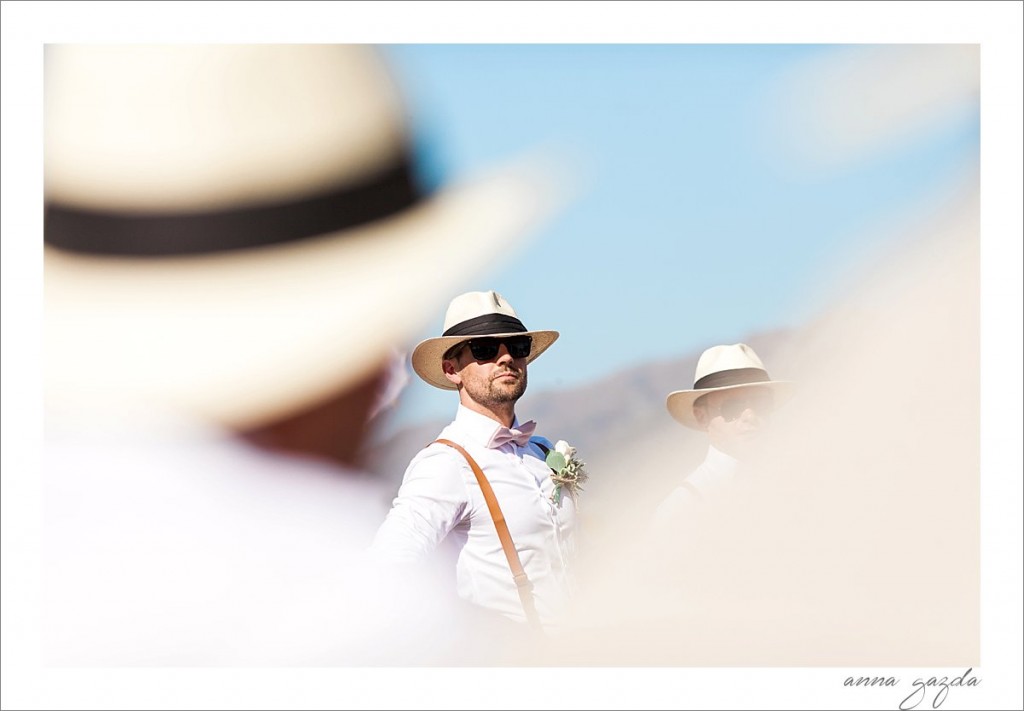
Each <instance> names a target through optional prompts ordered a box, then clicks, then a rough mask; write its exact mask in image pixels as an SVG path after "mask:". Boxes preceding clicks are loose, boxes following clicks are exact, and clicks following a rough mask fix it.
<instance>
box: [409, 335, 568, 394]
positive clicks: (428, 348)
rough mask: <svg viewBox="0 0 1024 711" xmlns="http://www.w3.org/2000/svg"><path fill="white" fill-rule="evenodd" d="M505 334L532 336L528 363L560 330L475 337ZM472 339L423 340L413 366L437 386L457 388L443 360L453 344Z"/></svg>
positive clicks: (414, 357) (443, 338)
mask: <svg viewBox="0 0 1024 711" xmlns="http://www.w3.org/2000/svg"><path fill="white" fill-rule="evenodd" d="M503 336H532V337H533V346H532V347H531V348H530V355H528V356H527V357H526V363H527V364H530V363H532V362H533V361H534V360H536V359H537V358H538V357H539V356H540V354H541V353H543V352H544V351H546V350H547V349H548V348H549V347H550V346H551V344H552V343H554V342H555V341H556V340H558V331H510V332H505V333H487V334H480V335H478V336H475V338H501V337H503ZM468 340H470V337H467V336H439V337H437V338H428V339H426V340H425V341H421V342H420V343H419V345H417V346H416V348H415V349H414V350H413V352H412V368H413V370H415V371H416V374H417V375H419V376H420V377H421V378H422V379H423V380H425V381H426V382H427V383H429V384H430V385H433V386H434V387H435V388H441V389H442V390H457V389H458V388H457V387H456V386H455V385H454V384H453V383H452V382H451V381H449V380H448V378H446V377H445V375H444V370H443V369H442V367H441V362H442V360H443V358H444V354H445V353H447V352H448V349H449V348H451V347H452V346H455V345H458V344H459V343H462V342H463V341H468Z"/></svg>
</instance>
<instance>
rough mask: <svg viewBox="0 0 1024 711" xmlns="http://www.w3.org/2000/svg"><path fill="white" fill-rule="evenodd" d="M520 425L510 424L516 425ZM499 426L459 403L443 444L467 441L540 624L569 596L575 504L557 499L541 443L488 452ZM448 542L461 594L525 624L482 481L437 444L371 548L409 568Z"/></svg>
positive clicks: (422, 457)
mask: <svg viewBox="0 0 1024 711" xmlns="http://www.w3.org/2000/svg"><path fill="white" fill-rule="evenodd" d="M518 424H519V423H518V421H515V422H513V423H512V426H513V428H515V427H517V426H518ZM500 427H501V425H500V424H499V423H498V422H496V421H495V420H493V419H491V418H489V417H486V416H484V415H481V414H479V413H476V412H473V411H472V410H470V409H468V408H465V407H463V406H462V405H460V406H459V409H458V412H457V414H456V416H455V420H454V422H452V423H451V424H450V425H448V426H447V427H445V428H444V430H442V431H441V434H440V435H439V438H443V439H449V440H451V441H453V442H456V443H457V444H460V445H462V446H463V447H464V448H465V449H466V451H467V452H469V454H470V455H471V456H472V457H473V459H475V460H476V462H477V464H478V465H479V466H480V468H481V469H482V470H483V472H484V474H485V475H486V477H487V480H488V481H489V482H490V484H491V488H492V489H493V490H494V494H495V497H496V498H497V499H498V503H499V505H500V506H501V511H502V513H503V514H504V516H505V521H506V523H507V524H508V529H509V533H510V534H511V535H512V540H513V541H514V542H515V546H516V550H517V551H518V552H519V558H520V560H521V561H522V564H523V569H524V570H525V571H526V575H527V577H528V578H529V579H530V582H531V583H533V595H534V599H535V601H536V606H537V612H538V614H539V615H540V618H541V621H542V622H543V623H544V624H545V625H546V626H548V625H553V624H556V622H555V621H556V619H557V618H558V616H559V615H560V614H561V612H562V611H563V609H564V605H565V603H566V601H567V598H568V595H569V592H570V584H571V583H570V577H569V573H570V567H571V563H570V561H571V558H572V556H573V551H574V548H575V529H576V520H577V519H576V504H575V501H574V500H573V498H572V497H571V496H569V495H568V494H565V495H563V496H562V497H561V498H560V501H559V502H558V503H555V502H553V501H552V492H553V490H554V483H553V482H552V480H551V469H549V468H548V466H547V464H545V462H544V454H543V452H542V451H541V450H540V448H539V447H537V446H536V445H535V444H533V443H530V444H528V445H527V446H525V447H521V446H519V445H517V444H515V443H507V444H503V445H501V446H500V447H497V448H494V449H488V448H487V447H486V443H487V442H488V441H489V440H490V438H491V436H492V435H494V433H495V431H496V430H498V429H499V428H500ZM535 439H536V438H535ZM445 539H447V540H445ZM442 540H445V543H446V546H448V545H452V546H453V547H454V549H455V551H454V555H455V557H456V562H455V575H456V587H457V591H458V595H459V597H461V598H462V599H464V600H466V601H468V602H470V603H473V604H475V605H478V606H480V607H483V608H486V609H490V610H493V611H495V612H498V613H500V614H502V615H504V616H506V617H508V618H510V619H513V620H516V621H525V613H524V612H523V607H522V603H521V601H520V599H519V594H518V592H517V590H516V586H515V583H514V581H513V579H512V572H511V570H510V569H509V565H508V560H507V559H506V557H505V554H504V552H503V551H502V547H501V541H500V539H499V538H498V532H497V530H496V529H495V527H494V521H493V519H492V518H491V515H490V512H489V511H488V509H487V503H486V501H485V500H484V496H483V492H482V491H481V490H480V486H479V485H478V484H477V481H476V477H475V476H474V475H473V472H472V470H471V469H470V467H469V464H468V463H467V462H466V460H465V458H464V457H463V456H462V455H461V454H460V453H459V452H458V451H457V450H455V449H453V448H451V447H448V446H447V445H443V444H437V443H433V444H431V445H430V446H428V447H427V448H426V449H424V450H422V451H420V452H419V453H418V454H417V455H416V456H415V457H414V458H413V460H412V462H410V464H409V467H408V469H406V472H405V478H404V479H403V482H402V486H401V488H400V489H399V491H398V496H397V498H396V499H395V500H394V504H393V506H392V508H391V511H390V512H389V513H388V515H387V517H386V518H385V520H384V523H383V524H382V525H381V527H380V529H379V530H378V532H377V536H376V538H375V540H374V543H373V546H372V547H371V551H372V552H373V553H374V554H375V555H376V556H377V557H378V558H379V559H380V560H382V561H388V562H394V563H412V562H417V561H422V560H423V559H424V558H425V557H426V556H427V555H429V554H430V553H431V552H432V551H434V550H435V549H436V548H437V547H438V545H439V544H440V543H441V542H442Z"/></svg>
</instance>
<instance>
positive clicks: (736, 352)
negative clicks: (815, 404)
mask: <svg viewBox="0 0 1024 711" xmlns="http://www.w3.org/2000/svg"><path fill="white" fill-rule="evenodd" d="M752 386H757V387H768V388H771V389H772V390H773V391H775V393H776V395H777V396H778V397H788V396H789V395H790V394H791V386H792V383H790V382H788V381H784V380H772V379H771V378H770V377H769V376H768V371H767V370H765V367H764V363H762V362H761V359H760V358H758V357H757V353H755V352H754V349H753V348H751V347H750V346H748V345H747V344H746V343H734V344H732V345H729V346H712V347H711V348H708V349H707V350H706V351H704V352H703V353H701V355H700V358H699V359H698V360H697V370H696V373H695V374H694V376H693V389H692V390H676V391H675V392H672V393H669V395H668V398H667V399H666V401H665V405H666V406H667V407H668V411H669V414H671V415H672V417H674V418H675V419H676V420H677V421H678V422H679V423H680V424H683V425H685V426H687V427H690V428H692V429H695V430H699V429H701V426H700V423H698V422H697V418H696V417H695V416H694V414H693V403H694V402H696V401H697V400H698V399H699V398H701V397H703V396H704V395H707V394H708V393H711V392H716V391H719V390H738V389H741V388H749V387H752Z"/></svg>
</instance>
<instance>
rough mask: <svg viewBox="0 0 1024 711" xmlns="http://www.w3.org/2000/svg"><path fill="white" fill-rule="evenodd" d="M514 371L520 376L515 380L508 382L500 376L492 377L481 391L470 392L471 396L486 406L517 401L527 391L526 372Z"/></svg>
mask: <svg viewBox="0 0 1024 711" xmlns="http://www.w3.org/2000/svg"><path fill="white" fill-rule="evenodd" d="M506 372H507V371H506ZM512 372H515V373H516V375H518V376H519V377H517V378H516V379H515V380H514V381H512V382H508V381H505V380H501V379H499V378H492V379H491V380H490V381H488V382H487V385H486V387H484V388H481V390H480V391H479V392H475V393H474V392H470V393H469V394H470V396H471V397H472V398H473V400H475V401H476V402H478V403H479V404H481V405H483V406H485V407H495V406H500V405H507V404H508V403H513V404H514V403H516V402H517V401H518V400H519V398H521V397H522V396H523V393H525V392H526V372H525V371H512Z"/></svg>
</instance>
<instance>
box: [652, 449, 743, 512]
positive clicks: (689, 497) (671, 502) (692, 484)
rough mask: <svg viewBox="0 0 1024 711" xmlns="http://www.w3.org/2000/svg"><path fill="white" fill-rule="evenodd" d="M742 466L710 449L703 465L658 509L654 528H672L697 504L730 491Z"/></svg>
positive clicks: (721, 453) (725, 455) (732, 458)
mask: <svg viewBox="0 0 1024 711" xmlns="http://www.w3.org/2000/svg"><path fill="white" fill-rule="evenodd" d="M739 464H740V463H739V461H738V460H736V459H735V458H734V457H731V456H729V455H728V454H726V453H725V452H722V451H721V450H718V449H715V448H714V447H713V446H711V445H708V453H707V455H706V456H705V457H704V461H703V462H701V463H700V465H699V466H698V467H697V468H696V469H694V470H693V472H692V473H690V475H689V476H687V477H686V479H684V480H683V483H682V484H681V485H679V486H677V487H676V488H675V489H673V490H672V493H670V494H669V495H668V497H667V498H666V499H665V500H664V501H663V502H661V504H660V505H659V506H658V510H657V511H656V512H655V514H654V528H655V529H664V528H667V527H671V526H672V525H673V523H674V522H677V520H678V518H679V517H680V516H685V515H686V512H687V509H688V508H690V507H692V506H693V505H694V504H695V503H696V502H698V501H700V500H701V499H703V498H704V497H707V496H713V495H715V494H717V493H718V492H719V491H721V490H723V489H725V488H728V486H729V485H730V484H732V483H733V482H735V480H736V475H737V472H738V471H739Z"/></svg>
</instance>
